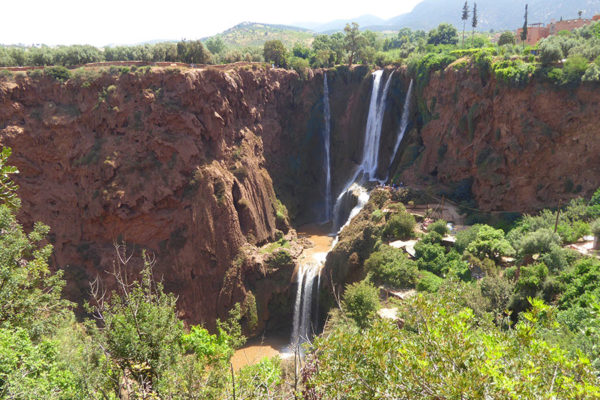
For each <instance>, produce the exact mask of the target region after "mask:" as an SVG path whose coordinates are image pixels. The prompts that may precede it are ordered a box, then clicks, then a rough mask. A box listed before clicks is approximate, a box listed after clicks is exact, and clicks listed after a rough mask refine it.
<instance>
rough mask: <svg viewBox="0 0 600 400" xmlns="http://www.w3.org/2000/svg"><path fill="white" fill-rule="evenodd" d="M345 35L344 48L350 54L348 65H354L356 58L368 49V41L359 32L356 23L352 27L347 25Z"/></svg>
mask: <svg viewBox="0 0 600 400" xmlns="http://www.w3.org/2000/svg"><path fill="white" fill-rule="evenodd" d="M344 34H345V36H344V48H345V49H346V51H347V52H348V65H352V63H353V62H354V57H356V55H357V54H358V53H360V52H361V50H362V49H363V48H364V47H366V45H367V41H366V39H365V37H364V36H363V35H362V34H361V33H360V31H359V30H358V24H357V23H356V22H353V23H352V25H350V24H346V26H345V27H344Z"/></svg>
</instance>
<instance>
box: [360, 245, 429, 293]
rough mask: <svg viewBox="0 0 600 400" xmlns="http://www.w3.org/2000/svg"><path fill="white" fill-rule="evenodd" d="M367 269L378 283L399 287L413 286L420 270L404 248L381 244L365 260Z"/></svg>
mask: <svg viewBox="0 0 600 400" xmlns="http://www.w3.org/2000/svg"><path fill="white" fill-rule="evenodd" d="M365 270H366V271H367V272H368V273H369V275H370V277H371V279H372V280H373V281H374V282H375V283H377V284H385V285H391V286H392V287H395V288H398V289H404V288H413V287H415V284H416V283H417V279H418V275H419V271H418V270H417V266H416V264H415V262H414V261H412V260H409V259H408V257H407V256H406V255H405V254H404V251H403V250H400V249H396V248H394V247H391V246H388V245H381V247H380V248H379V250H377V251H376V252H374V253H372V254H371V255H370V256H369V258H368V259H367V261H365Z"/></svg>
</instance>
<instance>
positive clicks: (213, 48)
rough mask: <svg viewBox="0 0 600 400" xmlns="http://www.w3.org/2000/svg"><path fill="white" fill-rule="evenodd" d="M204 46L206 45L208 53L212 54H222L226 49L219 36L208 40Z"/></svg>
mask: <svg viewBox="0 0 600 400" xmlns="http://www.w3.org/2000/svg"><path fill="white" fill-rule="evenodd" d="M204 44H205V45H206V48H207V49H208V51H210V52H211V53H212V54H222V53H223V52H224V51H225V48H226V47H227V46H226V45H225V42H224V41H223V39H222V38H221V37H220V36H213V37H211V38H208V39H206V42H204Z"/></svg>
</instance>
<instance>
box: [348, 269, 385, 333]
mask: <svg viewBox="0 0 600 400" xmlns="http://www.w3.org/2000/svg"><path fill="white" fill-rule="evenodd" d="M342 307H343V310H344V312H345V313H346V315H347V316H348V317H349V318H351V319H352V320H354V322H355V323H356V325H358V327H360V328H365V327H367V326H368V325H369V322H370V321H371V320H372V319H373V317H374V316H375V312H376V311H377V310H378V309H379V290H378V289H377V288H376V287H375V286H373V285H372V284H371V283H370V282H369V281H367V280H364V281H361V282H357V283H354V284H352V285H349V286H348V287H347V288H346V291H345V292H344V299H343V301H342Z"/></svg>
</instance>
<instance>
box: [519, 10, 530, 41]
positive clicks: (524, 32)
mask: <svg viewBox="0 0 600 400" xmlns="http://www.w3.org/2000/svg"><path fill="white" fill-rule="evenodd" d="M528 7H529V4H525V22H523V30H522V31H521V41H522V42H523V47H525V41H526V40H527V9H528Z"/></svg>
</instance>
